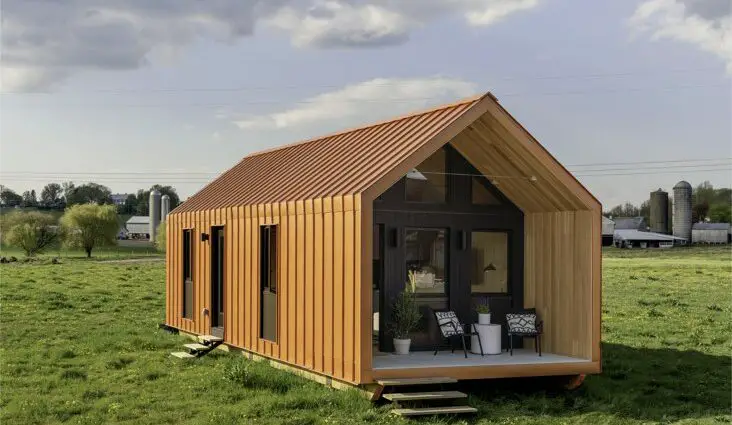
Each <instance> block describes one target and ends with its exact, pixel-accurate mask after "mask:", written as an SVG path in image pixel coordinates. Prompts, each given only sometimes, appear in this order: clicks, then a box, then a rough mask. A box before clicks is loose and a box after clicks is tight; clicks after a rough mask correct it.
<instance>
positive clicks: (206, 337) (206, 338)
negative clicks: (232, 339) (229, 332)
mask: <svg viewBox="0 0 732 425" xmlns="http://www.w3.org/2000/svg"><path fill="white" fill-rule="evenodd" d="M198 340H199V341H201V342H204V343H207V344H210V343H212V342H221V341H223V340H224V339H223V338H219V337H217V336H213V335H199V337H198Z"/></svg>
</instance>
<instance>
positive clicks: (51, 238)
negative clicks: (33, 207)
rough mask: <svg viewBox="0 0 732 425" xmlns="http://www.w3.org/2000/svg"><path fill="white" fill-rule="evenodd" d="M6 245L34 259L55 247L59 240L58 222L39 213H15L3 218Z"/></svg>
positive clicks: (0, 226) (2, 225) (1, 226)
mask: <svg viewBox="0 0 732 425" xmlns="http://www.w3.org/2000/svg"><path fill="white" fill-rule="evenodd" d="M0 228H2V233H3V235H4V237H5V243H7V244H8V245H10V246H14V247H16V248H19V249H21V250H23V252H25V255H26V256H27V257H32V256H34V255H36V254H38V253H41V252H43V251H44V250H45V249H47V248H49V247H51V246H53V245H54V244H55V243H56V241H57V239H58V226H57V225H56V220H55V219H54V218H53V217H52V216H50V215H48V214H44V213H41V212H38V211H27V212H15V213H11V214H8V216H7V217H4V218H3V221H2V224H1V225H0Z"/></svg>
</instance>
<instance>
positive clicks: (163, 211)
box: [160, 195, 170, 221]
mask: <svg viewBox="0 0 732 425" xmlns="http://www.w3.org/2000/svg"><path fill="white" fill-rule="evenodd" d="M169 212H170V196H168V195H163V197H162V198H160V221H165V217H167V216H168V213H169Z"/></svg>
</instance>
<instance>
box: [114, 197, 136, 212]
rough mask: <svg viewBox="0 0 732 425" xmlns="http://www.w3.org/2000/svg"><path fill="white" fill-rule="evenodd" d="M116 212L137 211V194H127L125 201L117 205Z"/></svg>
mask: <svg viewBox="0 0 732 425" xmlns="http://www.w3.org/2000/svg"><path fill="white" fill-rule="evenodd" d="M117 212H118V213H120V214H135V213H136V212H137V196H135V195H132V194H130V195H127V199H125V203H124V204H122V205H120V206H119V207H117Z"/></svg>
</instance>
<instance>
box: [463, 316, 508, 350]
mask: <svg viewBox="0 0 732 425" xmlns="http://www.w3.org/2000/svg"><path fill="white" fill-rule="evenodd" d="M473 330H474V331H476V332H478V335H480V345H479V344H478V335H472V336H471V337H470V352H471V353H473V354H480V346H481V345H482V346H483V353H484V354H501V325H494V324H489V325H480V324H478V323H476V324H474V325H473Z"/></svg>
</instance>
